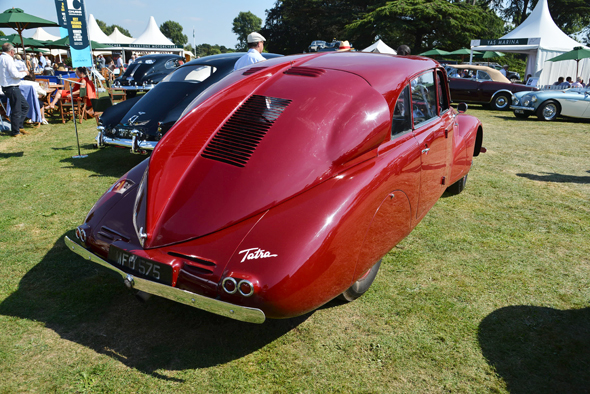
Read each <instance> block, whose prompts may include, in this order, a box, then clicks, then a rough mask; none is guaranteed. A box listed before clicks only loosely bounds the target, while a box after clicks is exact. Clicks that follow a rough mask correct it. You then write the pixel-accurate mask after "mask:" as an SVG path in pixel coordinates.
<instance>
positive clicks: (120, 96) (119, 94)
mask: <svg viewBox="0 0 590 394" xmlns="http://www.w3.org/2000/svg"><path fill="white" fill-rule="evenodd" d="M107 91H108V92H109V96H111V101H112V102H113V104H114V103H118V102H121V101H125V100H127V93H126V92H125V91H124V90H115V89H113V88H108V89H107Z"/></svg>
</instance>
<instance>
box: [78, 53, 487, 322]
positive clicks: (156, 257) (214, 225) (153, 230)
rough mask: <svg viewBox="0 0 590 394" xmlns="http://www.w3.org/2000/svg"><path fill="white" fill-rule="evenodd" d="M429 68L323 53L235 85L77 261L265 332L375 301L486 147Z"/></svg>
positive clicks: (179, 131) (96, 221)
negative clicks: (372, 293)
mask: <svg viewBox="0 0 590 394" xmlns="http://www.w3.org/2000/svg"><path fill="white" fill-rule="evenodd" d="M449 101H450V97H449V90H448V82H447V79H446V73H445V71H444V69H442V68H441V66H440V65H439V64H438V63H436V62H435V61H432V60H430V59H427V58H420V57H396V56H390V55H381V54H372V53H319V54H307V55H296V56H288V57H282V58H276V59H272V60H267V61H265V62H262V63H257V64H254V65H252V66H250V67H247V68H244V69H240V70H238V71H236V72H233V73H232V74H230V75H229V76H227V77H226V78H225V79H223V80H221V81H220V82H219V83H217V84H216V85H214V86H212V87H211V88H209V89H208V90H206V91H205V92H203V93H202V94H201V95H200V96H199V97H197V98H196V99H195V101H194V102H193V104H191V105H190V106H189V107H188V109H187V110H186V114H185V115H184V116H183V117H181V119H180V120H179V121H178V122H177V123H176V125H174V127H173V128H172V129H171V130H170V131H169V132H168V133H167V134H166V135H165V136H164V138H163V139H162V140H161V141H160V143H159V144H158V145H157V147H156V148H155V150H154V151H153V153H152V155H151V157H150V158H149V159H147V160H146V161H144V162H143V163H141V164H140V165H138V166H137V167H135V168H133V169H132V170H131V171H129V172H128V173H127V174H125V175H124V176H123V177H122V178H121V179H120V180H119V181H117V182H116V183H115V184H114V185H113V186H112V187H111V188H110V189H109V190H107V192H106V193H105V194H104V195H103V196H102V197H101V198H100V199H99V200H98V202H97V203H96V205H95V206H94V207H93V208H92V209H91V211H90V213H89V214H88V216H87V218H86V220H85V222H84V224H82V225H81V226H79V227H78V228H77V230H76V235H77V237H78V238H79V239H80V241H81V245H80V244H79V243H77V242H74V241H72V240H70V239H69V238H66V243H67V245H68V247H69V248H70V249H72V250H73V251H74V252H76V253H78V254H80V255H81V256H83V257H85V258H87V259H89V260H91V261H93V262H95V263H98V264H100V265H103V266H105V267H107V268H109V269H111V270H113V271H116V272H117V273H118V274H119V275H121V277H122V278H123V279H124V282H125V284H126V285H127V286H128V287H130V288H133V289H136V290H138V291H139V292H138V295H140V296H141V297H145V296H147V295H148V294H155V295H158V296H161V297H166V298H169V299H171V300H174V301H177V302H181V303H184V304H187V305H190V306H193V307H196V308H200V309H203V310H207V311H210V312H213V313H217V314H220V315H223V316H227V317H231V318H234V319H238V320H242V321H248V322H255V323H262V322H263V321H264V320H265V318H266V317H270V318H287V317H292V316H297V315H301V314H304V313H306V312H309V311H312V310H314V309H316V308H318V307H319V306H321V305H323V304H325V303H326V302H328V301H330V300H332V299H333V298H335V297H337V296H339V295H340V296H341V298H343V299H345V300H348V301H351V300H353V299H355V298H357V297H358V296H360V295H361V294H363V293H364V292H365V291H367V289H368V288H369V286H370V285H371V283H372V281H373V279H374V278H375V275H376V274H377V271H378V269H379V265H380V262H381V258H382V257H383V256H384V255H385V254H386V253H387V252H388V251H389V250H390V249H391V248H393V247H394V246H395V245H396V244H397V243H398V242H400V241H401V240H402V239H403V238H404V237H405V236H407V235H408V234H409V233H410V231H412V229H413V228H414V227H415V226H416V225H417V224H418V223H419V222H420V220H421V219H422V218H423V217H424V216H425V215H426V213H427V212H428V210H429V209H430V208H431V207H432V206H433V205H434V204H435V203H436V201H437V200H438V198H439V197H440V196H441V195H442V193H443V192H444V191H445V190H447V189H448V190H449V191H451V192H453V193H458V192H460V191H461V190H462V189H463V187H464V185H465V182H466V179H467V174H468V172H469V169H470V167H471V163H472V159H473V156H477V155H478V154H479V152H480V151H483V148H482V147H481V144H482V137H483V131H482V126H481V123H480V122H479V120H478V119H476V118H474V117H472V116H468V115H464V114H458V113H457V112H456V111H455V110H454V109H453V108H451V107H450V105H449Z"/></svg>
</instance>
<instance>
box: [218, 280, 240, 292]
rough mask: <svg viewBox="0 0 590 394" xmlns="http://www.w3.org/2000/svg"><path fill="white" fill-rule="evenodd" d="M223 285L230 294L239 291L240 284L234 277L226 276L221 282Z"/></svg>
mask: <svg viewBox="0 0 590 394" xmlns="http://www.w3.org/2000/svg"><path fill="white" fill-rule="evenodd" d="M221 286H222V287H223V290H225V292H226V293H228V294H235V292H236V291H238V284H237V283H236V280H235V279H234V278H229V277H228V278H225V279H224V280H223V282H221Z"/></svg>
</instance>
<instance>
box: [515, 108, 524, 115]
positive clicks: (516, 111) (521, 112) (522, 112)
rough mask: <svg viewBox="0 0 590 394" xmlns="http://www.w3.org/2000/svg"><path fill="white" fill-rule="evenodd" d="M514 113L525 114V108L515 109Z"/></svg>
mask: <svg viewBox="0 0 590 394" xmlns="http://www.w3.org/2000/svg"><path fill="white" fill-rule="evenodd" d="M514 113H515V114H524V109H515V110H514Z"/></svg>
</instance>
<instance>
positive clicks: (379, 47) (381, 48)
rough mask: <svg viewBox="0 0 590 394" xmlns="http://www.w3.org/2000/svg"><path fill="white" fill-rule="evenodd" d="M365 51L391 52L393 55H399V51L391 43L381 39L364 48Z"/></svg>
mask: <svg viewBox="0 0 590 394" xmlns="http://www.w3.org/2000/svg"><path fill="white" fill-rule="evenodd" d="M363 52H377V53H389V54H392V55H397V52H396V51H395V50H394V49H393V48H391V47H390V46H389V45H387V44H386V43H384V42H383V41H381V39H379V40H377V42H375V43H374V44H373V45H371V46H368V47H366V48H365V49H363Z"/></svg>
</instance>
